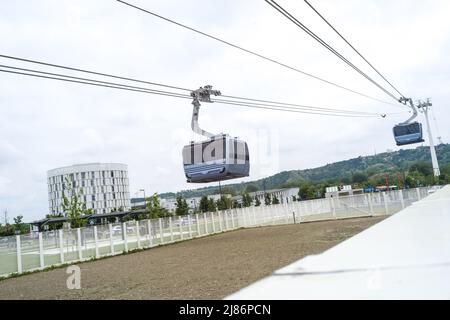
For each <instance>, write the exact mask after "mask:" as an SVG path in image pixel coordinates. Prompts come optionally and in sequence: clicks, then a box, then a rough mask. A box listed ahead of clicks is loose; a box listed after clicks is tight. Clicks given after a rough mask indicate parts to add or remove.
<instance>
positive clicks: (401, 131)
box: [394, 122, 424, 146]
mask: <svg viewBox="0 0 450 320" xmlns="http://www.w3.org/2000/svg"><path fill="white" fill-rule="evenodd" d="M394 137H395V141H396V142H397V145H398V146H404V145H408V144H413V143H420V142H424V140H423V133H422V124H421V123H419V122H411V123H404V124H398V125H396V126H395V127H394Z"/></svg>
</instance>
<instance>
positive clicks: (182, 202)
mask: <svg viewBox="0 0 450 320" xmlns="http://www.w3.org/2000/svg"><path fill="white" fill-rule="evenodd" d="M176 207H177V208H176V209H175V213H176V214H177V215H178V216H183V215H186V214H188V213H189V206H188V204H187V202H186V199H184V198H183V197H181V196H178V197H177V203H176Z"/></svg>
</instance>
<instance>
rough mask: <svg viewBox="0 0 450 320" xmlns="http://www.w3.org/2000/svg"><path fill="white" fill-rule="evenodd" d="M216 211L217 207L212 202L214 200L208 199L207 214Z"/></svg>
mask: <svg viewBox="0 0 450 320" xmlns="http://www.w3.org/2000/svg"><path fill="white" fill-rule="evenodd" d="M216 210H217V206H216V202H215V201H214V199H211V198H210V199H208V211H209V212H214V211H216Z"/></svg>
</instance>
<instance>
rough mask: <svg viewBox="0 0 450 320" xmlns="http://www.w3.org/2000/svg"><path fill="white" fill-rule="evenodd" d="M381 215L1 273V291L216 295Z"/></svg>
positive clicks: (19, 294) (53, 295)
mask: <svg viewBox="0 0 450 320" xmlns="http://www.w3.org/2000/svg"><path fill="white" fill-rule="evenodd" d="M383 219H384V217H382V218H380V217H376V218H361V219H349V220H337V221H324V222H313V223H304V224H297V225H286V226H275V227H264V228H255V229H241V230H237V231H232V232H227V233H222V234H218V235H214V236H209V237H206V238H199V239H194V240H189V241H185V242H180V243H176V244H172V245H166V246H162V247H157V248H153V249H150V250H145V251H141V252H137V253H132V254H128V255H121V256H116V257H111V258H107V259H102V260H98V261H91V262H85V263H80V264H78V265H79V266H80V268H81V287H82V288H81V289H80V290H68V289H67V286H66V279H67V277H68V276H69V275H68V274H66V269H65V268H61V269H55V270H51V271H47V272H39V273H35V274H30V275H25V276H22V277H18V278H12V279H7V280H4V281H0V299H221V298H224V297H225V296H227V295H229V294H231V293H234V292H236V291H237V290H239V289H241V288H243V287H245V286H247V285H249V284H251V283H253V282H255V281H256V280H259V279H261V278H263V277H265V276H268V275H269V274H271V273H272V272H273V271H275V270H276V269H279V268H281V267H283V266H285V265H287V264H289V263H292V262H294V261H296V260H298V259H300V258H302V257H304V256H307V255H311V254H318V253H321V252H323V251H325V250H326V249H328V248H331V247H333V246H334V245H336V244H338V243H339V242H341V241H343V240H345V239H347V238H349V237H351V236H353V235H355V234H357V233H359V232H361V231H362V230H364V229H366V228H368V227H370V226H371V225H373V224H375V223H378V222H379V221H381V220H383Z"/></svg>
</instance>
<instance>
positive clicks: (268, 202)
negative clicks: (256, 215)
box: [264, 193, 272, 206]
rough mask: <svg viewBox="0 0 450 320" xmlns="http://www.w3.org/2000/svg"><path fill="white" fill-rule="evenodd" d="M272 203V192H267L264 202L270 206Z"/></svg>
mask: <svg viewBox="0 0 450 320" xmlns="http://www.w3.org/2000/svg"><path fill="white" fill-rule="evenodd" d="M271 203H272V198H271V197H270V194H268V193H266V195H265V196H264V204H265V205H266V206H270V204H271Z"/></svg>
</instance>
